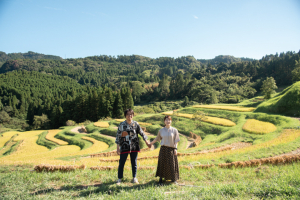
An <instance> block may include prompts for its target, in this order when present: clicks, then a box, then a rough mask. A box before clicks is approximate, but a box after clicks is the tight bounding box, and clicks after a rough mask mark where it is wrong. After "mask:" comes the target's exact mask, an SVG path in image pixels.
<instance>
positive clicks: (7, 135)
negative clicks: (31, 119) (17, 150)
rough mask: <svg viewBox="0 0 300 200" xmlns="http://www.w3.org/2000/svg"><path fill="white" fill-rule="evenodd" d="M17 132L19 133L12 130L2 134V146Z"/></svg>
mask: <svg viewBox="0 0 300 200" xmlns="http://www.w3.org/2000/svg"><path fill="white" fill-rule="evenodd" d="M15 134H19V132H17V131H11V132H6V133H3V134H2V137H0V148H1V147H3V146H4V145H5V143H6V142H7V141H8V140H10V138H11V137H12V136H14V135H15Z"/></svg>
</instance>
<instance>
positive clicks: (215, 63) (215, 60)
mask: <svg viewBox="0 0 300 200" xmlns="http://www.w3.org/2000/svg"><path fill="white" fill-rule="evenodd" d="M197 60H198V61H200V63H202V64H204V65H208V64H211V65H213V66H218V65H219V64H220V63H226V64H230V63H236V62H243V61H251V62H252V61H254V60H255V59H252V58H243V57H242V58H236V57H234V56H225V55H219V56H216V57H215V58H213V59H197Z"/></svg>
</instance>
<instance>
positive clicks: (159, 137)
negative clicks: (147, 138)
mask: <svg viewBox="0 0 300 200" xmlns="http://www.w3.org/2000/svg"><path fill="white" fill-rule="evenodd" d="M160 140H161V136H160V131H158V134H157V136H156V138H155V139H154V140H153V141H152V142H151V143H150V144H149V146H148V147H149V148H151V146H152V145H153V144H154V143H155V142H158V141H160Z"/></svg>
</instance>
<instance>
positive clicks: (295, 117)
mask: <svg viewBox="0 0 300 200" xmlns="http://www.w3.org/2000/svg"><path fill="white" fill-rule="evenodd" d="M291 118H293V119H298V120H299V121H300V118H298V117H291Z"/></svg>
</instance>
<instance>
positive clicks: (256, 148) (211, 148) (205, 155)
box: [0, 108, 300, 169]
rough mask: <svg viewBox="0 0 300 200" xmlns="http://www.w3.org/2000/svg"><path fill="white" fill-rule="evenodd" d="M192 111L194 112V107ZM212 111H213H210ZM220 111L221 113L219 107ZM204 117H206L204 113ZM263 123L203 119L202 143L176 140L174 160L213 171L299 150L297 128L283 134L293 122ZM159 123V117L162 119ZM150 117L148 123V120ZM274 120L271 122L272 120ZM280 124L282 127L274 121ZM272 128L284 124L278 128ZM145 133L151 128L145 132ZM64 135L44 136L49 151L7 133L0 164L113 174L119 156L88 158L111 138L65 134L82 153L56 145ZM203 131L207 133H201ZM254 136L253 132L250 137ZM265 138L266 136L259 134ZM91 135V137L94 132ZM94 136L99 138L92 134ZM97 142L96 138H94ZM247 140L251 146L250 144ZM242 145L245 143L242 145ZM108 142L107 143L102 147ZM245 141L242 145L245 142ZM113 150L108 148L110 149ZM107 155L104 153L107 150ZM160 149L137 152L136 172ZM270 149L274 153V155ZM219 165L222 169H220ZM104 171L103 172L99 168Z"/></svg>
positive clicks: (32, 136)
mask: <svg viewBox="0 0 300 200" xmlns="http://www.w3.org/2000/svg"><path fill="white" fill-rule="evenodd" d="M194 109H195V112H196V110H197V108H194ZM215 109H217V108H215ZM219 109H221V108H219ZM162 114H169V115H173V111H171V112H164V113H162ZM208 114H209V113H208ZM176 116H178V117H182V118H185V119H186V120H188V121H187V123H190V124H191V125H192V124H193V123H195V121H194V119H193V118H194V117H195V116H194V115H193V114H186V113H180V110H178V111H177V113H176ZM254 116H258V117H262V116H263V115H260V114H256V115H254ZM267 117H268V120H275V122H276V124H277V125H275V124H272V123H267V122H262V121H258V120H254V119H248V120H247V119H246V114H243V112H241V114H240V117H239V120H237V123H234V122H233V121H231V120H229V119H225V118H220V117H211V116H206V117H205V119H204V120H203V121H205V122H208V123H209V124H212V125H214V126H211V127H210V125H207V126H203V127H199V129H201V130H203V132H202V133H201V134H203V135H201V137H202V138H203V140H202V142H201V143H200V144H199V145H198V146H196V147H193V148H188V149H187V140H186V139H185V138H183V137H182V136H181V138H182V143H181V144H180V145H179V146H178V152H179V156H178V161H179V165H180V167H183V168H190V167H192V166H204V165H205V166H206V167H208V166H210V167H211V166H217V165H218V164H222V163H227V162H228V163H229V162H233V161H243V160H247V159H249V158H251V159H256V158H264V157H270V156H271V155H280V154H281V153H282V152H283V151H292V150H295V149H297V148H298V147H300V130H299V129H286V128H288V127H290V126H291V125H293V124H294V125H296V124H297V123H298V124H299V121H298V120H296V121H293V120H292V119H287V118H284V117H282V118H278V117H273V118H272V116H267ZM162 118H163V116H162ZM150 119H152V118H149V120H150ZM115 120H116V121H118V120H119V121H124V120H123V119H115ZM276 120H277V121H276ZM280 120H282V122H280ZM139 123H140V124H141V125H145V126H146V125H149V126H151V125H153V123H147V122H139ZM278 124H284V126H283V125H278ZM191 125H188V126H186V132H188V131H189V130H190V131H194V130H192V129H189V128H190V127H191ZM215 125H217V126H221V127H224V128H222V129H218V130H219V132H218V134H210V130H211V129H216V127H217V126H215ZM94 126H97V127H99V126H100V127H101V128H103V127H108V126H109V123H108V122H105V124H104V122H97V123H95V124H94ZM295 127H296V126H295ZM150 130H151V128H150ZM244 130H246V131H248V132H251V133H257V134H261V135H257V136H256V135H255V134H251V133H246V132H244ZM257 130H259V131H260V132H259V131H257ZM60 131H65V130H49V132H48V134H47V135H46V139H47V140H49V141H52V142H55V143H56V144H58V145H59V146H58V147H57V148H55V149H53V150H49V149H48V148H46V147H44V146H41V145H38V144H37V143H36V141H37V139H38V137H39V135H40V134H41V133H42V132H43V131H28V132H7V133H4V134H2V137H0V144H1V145H2V146H3V145H4V144H5V143H6V142H7V141H8V140H10V138H11V137H12V136H13V135H15V134H18V136H17V137H15V138H14V142H17V141H21V143H20V145H19V146H18V147H17V149H16V150H15V151H13V152H11V153H10V154H9V155H5V156H2V157H0V165H11V164H14V165H15V164H34V165H40V164H49V165H76V166H81V165H85V166H87V167H95V166H98V167H100V168H101V167H102V168H101V169H104V168H105V169H111V168H113V169H115V168H117V166H118V159H119V156H116V155H115V154H112V156H109V157H102V158H99V157H92V156H89V155H91V154H97V153H100V152H105V151H107V150H108V148H109V145H112V144H113V143H114V139H113V138H109V137H107V139H106V140H103V141H102V140H101V141H100V139H99V140H98V139H95V138H94V137H93V138H92V137H89V135H88V134H87V135H83V134H75V135H74V136H72V135H70V134H69V135H68V138H71V141H72V138H74V141H75V138H77V140H78V138H80V139H82V140H85V141H89V144H91V143H92V145H90V146H89V147H87V148H83V149H82V150H81V148H80V147H79V146H78V145H75V144H76V143H74V144H68V143H67V142H65V141H63V140H58V139H56V138H55V137H54V136H55V135H56V134H57V133H58V132H60ZM204 131H207V132H204ZM255 131H256V132H255ZM263 133H269V134H263ZM94 134H97V133H94ZM98 134H99V133H98ZM96 138H97V137H96ZM250 139H251V140H252V141H250ZM247 140H249V142H248V143H247ZM108 141H110V142H108ZM245 141H246V142H245ZM239 142H240V143H244V144H247V145H243V146H241V147H240V148H234V147H232V146H230V145H231V144H233V143H239ZM266 149H273V150H274V152H275V153H274V154H270V153H269V152H268V151H266ZM112 150H114V149H112ZM112 150H109V151H112ZM159 150H160V148H159V147H158V148H156V149H155V150H152V151H144V152H141V153H139V159H138V166H139V167H140V168H144V169H148V168H149V167H150V168H155V166H156V165H157V158H158V154H159ZM275 150H276V151H275ZM126 166H130V162H127V163H126ZM220 166H223V165H220ZM103 167H104V168H103Z"/></svg>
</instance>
